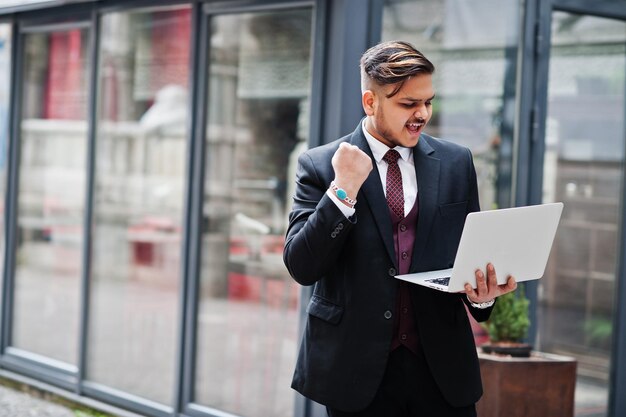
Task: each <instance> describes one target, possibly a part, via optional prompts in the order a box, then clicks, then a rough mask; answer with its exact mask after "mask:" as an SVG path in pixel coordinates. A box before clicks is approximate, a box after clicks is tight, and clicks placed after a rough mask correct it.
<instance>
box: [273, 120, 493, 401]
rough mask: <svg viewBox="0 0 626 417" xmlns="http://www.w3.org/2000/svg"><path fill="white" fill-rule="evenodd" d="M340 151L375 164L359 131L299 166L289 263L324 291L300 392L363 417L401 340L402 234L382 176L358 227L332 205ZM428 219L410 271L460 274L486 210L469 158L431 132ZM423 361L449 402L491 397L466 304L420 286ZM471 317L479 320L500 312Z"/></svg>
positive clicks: (425, 152)
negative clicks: (473, 222)
mask: <svg viewBox="0 0 626 417" xmlns="http://www.w3.org/2000/svg"><path fill="white" fill-rule="evenodd" d="M342 142H348V143H351V144H352V145H356V146H358V147H359V148H360V149H361V150H363V151H364V152H365V153H367V154H368V155H370V157H371V156H372V153H371V151H370V148H369V145H368V144H367V141H366V139H365V136H364V135H363V131H362V128H361V125H359V126H358V127H357V129H356V130H355V131H354V132H353V133H352V134H350V135H348V136H345V137H343V138H341V139H339V140H337V141H335V142H332V143H329V144H327V145H323V146H320V147H317V148H314V149H311V150H309V151H307V152H305V153H303V154H302V155H301V156H300V158H299V161H298V162H299V165H298V169H297V179H296V181H297V183H296V189H295V195H294V203H293V210H292V212H291V214H290V216H289V228H288V231H287V238H286V242H285V250H284V255H283V256H284V261H285V264H286V266H287V268H288V269H289V272H290V273H291V275H292V276H293V278H294V279H295V280H296V281H297V282H299V283H300V284H302V285H315V288H314V292H313V296H312V298H311V300H310V302H309V304H308V307H307V312H308V320H307V324H306V328H305V331H304V336H303V339H302V343H301V346H300V351H299V355H298V362H297V365H296V370H295V373H294V377H293V383H292V387H293V388H294V389H296V390H297V391H299V392H300V393H302V394H303V395H304V396H306V397H308V398H311V399H313V400H315V401H317V402H319V403H321V404H324V405H327V406H329V407H331V408H334V409H338V410H343V411H358V410H360V409H363V408H365V407H366V406H367V405H368V404H369V403H370V402H371V400H372V399H373V398H374V394H375V393H376V390H377V388H378V386H379V384H380V381H381V379H382V377H383V373H384V371H385V366H386V363H387V357H388V355H389V352H390V345H391V339H392V327H393V317H390V313H391V312H393V311H394V306H395V301H396V289H397V280H396V279H395V278H393V277H392V276H393V275H394V274H396V270H397V265H395V259H396V257H395V255H394V245H393V231H392V225H391V217H390V215H389V209H388V208H387V203H386V200H385V196H384V193H383V188H382V187H383V186H382V184H381V181H380V176H379V174H378V172H377V169H376V163H375V162H374V160H373V159H372V163H373V165H374V169H373V170H372V172H371V173H370V175H369V177H368V178H367V180H366V181H365V183H364V184H363V186H362V187H361V190H360V191H359V193H358V195H357V196H356V199H357V204H356V206H355V209H356V213H355V215H354V216H352V217H351V218H350V219H346V217H345V216H344V215H343V214H342V213H341V211H340V210H339V209H338V208H337V206H336V205H335V204H334V203H333V201H332V200H331V199H330V198H329V197H328V195H326V190H327V189H328V187H329V184H330V182H331V181H332V180H333V179H334V170H333V168H332V165H331V158H332V156H333V154H334V153H335V151H336V150H337V148H338V147H339V145H340V144H341V143H342ZM413 155H414V160H415V169H416V174H417V182H418V189H419V193H418V199H419V219H418V223H417V235H416V240H415V246H414V252H413V262H412V265H411V269H410V271H411V272H418V271H427V270H436V269H444V268H449V267H451V266H452V264H453V262H454V257H455V255H456V250H457V247H458V244H459V239H460V236H461V231H462V229H463V224H464V221H465V217H466V216H467V214H468V213H469V212H472V211H478V210H479V203H478V193H477V185H476V173H475V170H474V165H473V161H472V156H471V153H470V152H469V150H468V149H466V148H463V147H461V146H459V145H456V144H453V143H450V142H445V141H442V140H438V139H435V138H432V137H430V136H427V135H425V134H422V135H421V137H420V140H419V142H418V144H417V146H416V147H415V148H414V150H413ZM410 292H411V300H412V303H413V310H414V313H415V322H416V325H417V330H418V335H419V340H420V342H421V344H422V347H423V350H424V355H425V357H426V360H427V362H428V364H429V365H430V368H431V371H432V374H433V376H434V378H435V380H436V381H437V384H438V386H439V388H440V390H441V392H442V393H443V395H444V397H445V398H446V400H447V401H448V402H449V403H450V404H451V405H453V406H465V405H469V404H473V403H475V402H476V401H477V400H478V399H479V398H480V396H481V394H482V385H481V379H480V369H479V365H478V359H477V355H476V347H475V344H474V338H473V335H472V331H471V327H470V324H469V320H468V317H467V314H466V312H465V309H464V301H466V299H465V296H464V295H461V294H449V293H444V292H439V291H436V290H432V289H428V288H425V287H421V286H418V285H412V286H411V288H410ZM469 308H470V311H471V313H472V314H473V316H474V317H475V318H476V319H477V320H478V321H483V320H486V319H487V318H488V316H489V314H490V311H491V309H486V310H478V309H473V308H471V307H469Z"/></svg>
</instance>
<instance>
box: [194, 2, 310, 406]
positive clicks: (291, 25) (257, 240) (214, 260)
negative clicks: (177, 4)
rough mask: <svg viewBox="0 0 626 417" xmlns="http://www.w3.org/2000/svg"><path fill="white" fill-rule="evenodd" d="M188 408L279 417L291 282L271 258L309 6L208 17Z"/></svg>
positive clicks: (289, 398)
mask: <svg viewBox="0 0 626 417" xmlns="http://www.w3.org/2000/svg"><path fill="white" fill-rule="evenodd" d="M210 25H211V31H210V32H211V34H212V35H211V39H210V44H211V49H210V51H211V55H210V57H211V62H210V65H209V73H208V77H209V83H210V85H209V91H208V93H209V114H208V118H209V123H208V127H207V137H206V143H207V152H206V172H205V195H204V228H203V235H202V236H203V238H202V239H203V242H202V271H201V277H200V279H201V283H200V301H199V312H198V318H197V319H198V322H197V323H198V324H197V325H198V343H197V358H196V360H197V366H196V375H195V378H196V379H195V381H196V382H195V401H196V402H198V403H201V404H203V405H206V406H209V407H213V408H217V409H220V410H226V411H228V412H231V413H235V414H237V415H242V416H246V417H266V416H274V417H281V416H282V417H288V416H291V415H292V413H293V406H294V405H293V402H294V394H293V391H292V390H291V389H290V388H289V387H290V385H291V376H292V373H293V368H294V364H295V355H296V350H297V323H298V314H297V310H296V304H297V295H298V292H299V289H298V286H297V285H296V284H295V282H294V281H293V280H292V279H291V278H290V277H289V274H288V272H287V270H286V269H285V267H284V265H283V263H282V248H283V242H284V233H285V226H286V222H287V211H288V210H289V209H290V208H291V197H290V196H291V195H292V193H291V191H290V190H288V188H291V186H290V185H288V184H291V183H292V182H293V178H295V173H294V170H295V164H296V158H297V156H298V154H299V153H300V152H301V151H302V150H303V149H304V148H305V147H306V141H307V130H308V103H309V94H310V92H309V80H310V74H309V68H310V60H311V56H310V45H311V10H310V9H299V10H293V11H277V12H271V13H258V14H236V15H219V16H216V17H213V18H211V21H210Z"/></svg>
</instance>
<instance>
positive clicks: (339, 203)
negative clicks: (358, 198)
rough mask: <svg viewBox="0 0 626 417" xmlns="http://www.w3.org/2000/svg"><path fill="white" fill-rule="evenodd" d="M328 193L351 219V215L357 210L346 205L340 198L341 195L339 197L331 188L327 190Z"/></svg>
mask: <svg viewBox="0 0 626 417" xmlns="http://www.w3.org/2000/svg"><path fill="white" fill-rule="evenodd" d="M326 194H328V196H329V197H330V199H331V200H332V202H333V203H335V205H336V206H337V207H338V208H339V210H341V212H342V213H343V215H344V216H346V219H349V218H350V217H352V216H353V215H354V213H355V212H356V210H355V209H354V208H350V207H348V206H346V205H345V204H343V203H342V202H341V200H340V199H339V197H337V196H336V195H335V193H333V192H332V191H331V190H330V189H328V190H326Z"/></svg>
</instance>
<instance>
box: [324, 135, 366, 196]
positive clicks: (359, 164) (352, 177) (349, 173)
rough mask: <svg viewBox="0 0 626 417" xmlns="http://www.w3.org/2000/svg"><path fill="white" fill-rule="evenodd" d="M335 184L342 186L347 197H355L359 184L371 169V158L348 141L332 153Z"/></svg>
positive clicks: (361, 183)
mask: <svg viewBox="0 0 626 417" xmlns="http://www.w3.org/2000/svg"><path fill="white" fill-rule="evenodd" d="M331 162H332V164H333V169H334V170H335V184H337V186H338V187H341V188H343V189H344V190H345V191H346V193H347V194H348V196H349V197H351V198H356V195H357V193H358V192H359V189H360V188H361V185H363V183H364V182H365V180H366V179H367V177H368V175H369V174H370V171H371V170H372V168H373V167H372V159H371V158H370V157H369V156H368V155H367V154H366V153H365V152H363V151H362V150H360V149H359V148H358V147H356V146H354V145H350V144H349V143H345V142H344V143H342V144H341V145H339V148H338V149H337V151H336V152H335V154H334V155H333V159H332V161H331Z"/></svg>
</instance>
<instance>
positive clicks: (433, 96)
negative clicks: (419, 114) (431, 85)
mask: <svg viewBox="0 0 626 417" xmlns="http://www.w3.org/2000/svg"><path fill="white" fill-rule="evenodd" d="M434 98H435V94H433V95H432V97H431V98H427V99H426V100H422V99H420V98H411V97H402V98H400V100H406V101H411V102H413V103H420V102H422V101H431V100H433V99H434Z"/></svg>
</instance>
